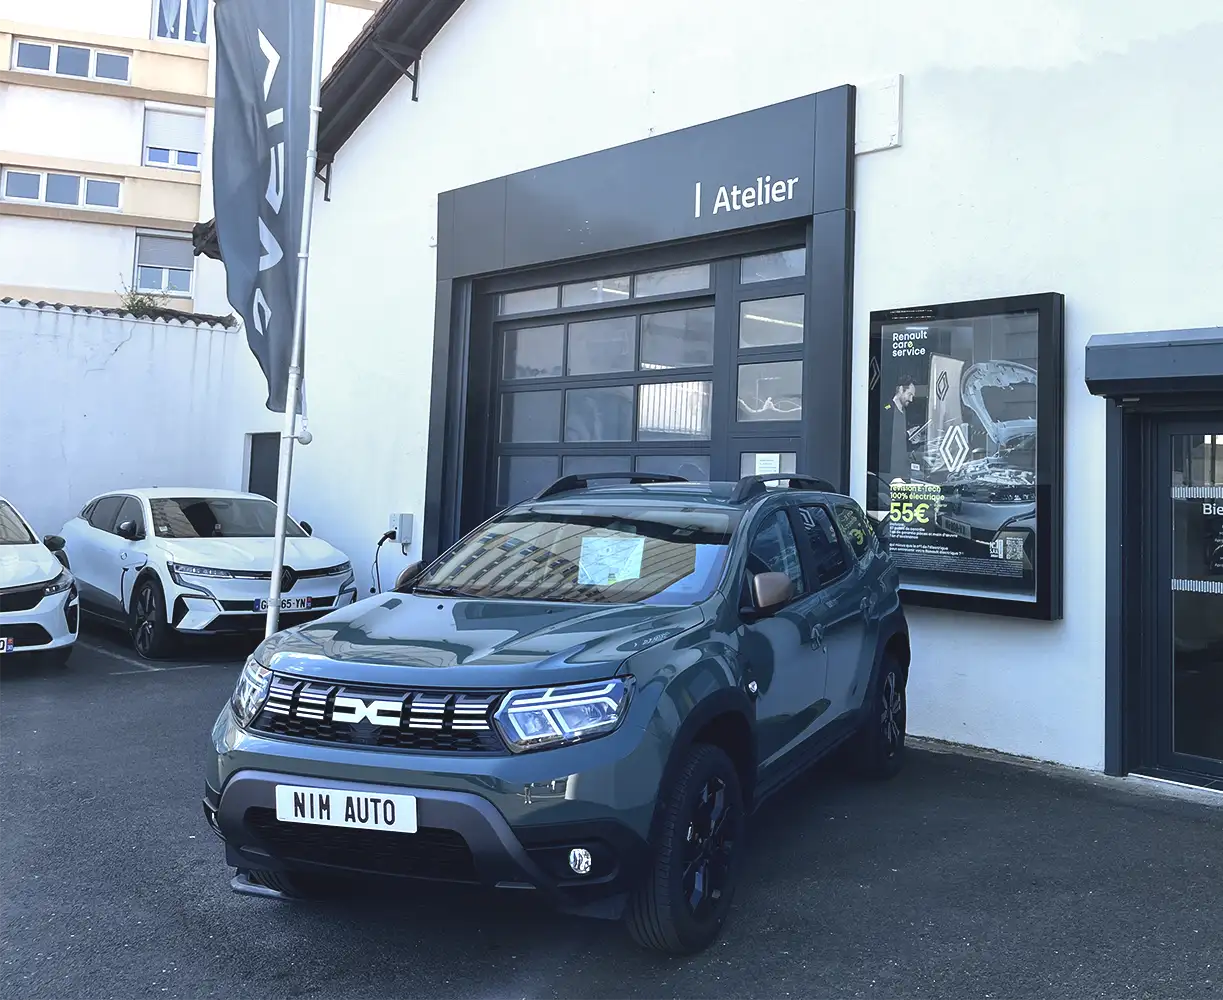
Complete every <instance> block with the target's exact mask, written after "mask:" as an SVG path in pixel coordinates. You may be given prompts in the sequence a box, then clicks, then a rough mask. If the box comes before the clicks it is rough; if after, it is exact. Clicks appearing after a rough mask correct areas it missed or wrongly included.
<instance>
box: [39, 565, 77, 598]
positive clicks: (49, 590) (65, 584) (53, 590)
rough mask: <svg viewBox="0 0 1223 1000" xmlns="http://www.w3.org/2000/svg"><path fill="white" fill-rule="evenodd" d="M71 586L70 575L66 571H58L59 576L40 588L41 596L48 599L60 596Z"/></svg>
mask: <svg viewBox="0 0 1223 1000" xmlns="http://www.w3.org/2000/svg"><path fill="white" fill-rule="evenodd" d="M71 586H72V574H71V573H69V572H68V571H67V570H66V569H65V570H60V574H59V576H57V577H56V578H55V579H54V580H52V581H51V582H50V583H48V584H47V585H46V586H44V587H43V588H42V592H43V596H44V597H49V596H51V595H52V594H62V593H63V592H64V591H65V590H67V589H68V588H69V587H71Z"/></svg>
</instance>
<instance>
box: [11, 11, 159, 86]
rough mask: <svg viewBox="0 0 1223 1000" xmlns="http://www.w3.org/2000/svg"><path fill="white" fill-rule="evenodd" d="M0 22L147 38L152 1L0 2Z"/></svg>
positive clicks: (151, 17)
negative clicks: (15, 22)
mask: <svg viewBox="0 0 1223 1000" xmlns="http://www.w3.org/2000/svg"><path fill="white" fill-rule="evenodd" d="M0 20H6V21H17V22H18V23H21V24H36V25H40V26H43V27H47V28H66V29H68V30H71V31H94V32H97V33H99V34H104V35H130V36H132V37H134V38H148V37H149V35H150V34H151V33H152V27H153V0H35V2H31V0H0ZM5 68H6V69H7V67H5Z"/></svg>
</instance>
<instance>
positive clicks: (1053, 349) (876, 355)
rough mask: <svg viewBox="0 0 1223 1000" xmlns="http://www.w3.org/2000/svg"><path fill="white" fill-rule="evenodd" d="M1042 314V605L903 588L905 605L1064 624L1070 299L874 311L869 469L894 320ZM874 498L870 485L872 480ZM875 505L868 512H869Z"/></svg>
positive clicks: (1038, 544) (1023, 298)
mask: <svg viewBox="0 0 1223 1000" xmlns="http://www.w3.org/2000/svg"><path fill="white" fill-rule="evenodd" d="M1018 312H1035V313H1037V324H1038V325H1037V361H1036V364H1037V378H1036V465H1035V470H1036V523H1037V531H1036V540H1035V553H1036V566H1035V600H1022V599H1017V598H1009V597H1005V596H986V595H982V594H978V593H968V592H959V593H957V592H955V591H947V590H930V589H926V588H922V587H915V586H912V585H905V584H903V583H902V585H901V599H902V600H903V602H904V603H905V604H908V605H912V606H919V607H930V608H942V609H946V610H951V611H968V612H973V613H979V614H991V615H1002V616H1006V617H1012V618H1027V619H1034V620H1038V621H1060V620H1061V618H1062V611H1063V608H1062V604H1063V545H1064V503H1063V488H1064V484H1063V480H1064V458H1063V456H1064V446H1065V434H1064V421H1065V343H1064V327H1065V296H1063V295H1062V294H1061V293H1060V292H1042V293H1036V294H1029V295H1009V296H1003V297H999V298H991V299H975V300H971V301H964V302H945V303H939V304H935V305H927V306H915V307H908V308H898V309H880V310H873V311H872V312H871V314H870V345H869V373H870V374H869V378H868V388H867V399H868V421H867V461H866V463H865V465H866V471H867V473H869V474H873V471H872V470H874V469H877V468H878V465H879V459H878V456H879V451H880V433H881V422H882V421H881V414H882V411H881V405H882V402H883V400H882V394H883V392H884V391H885V389H886V387H885V386H883V385H882V384H881V382H882V379H881V377H880V376H881V373H882V351H883V327H884V326H886V325H890V324H894V323H921V322H939V321H955V320H972V319H977V318H980V317H983V316H991V315H998V314H1000V313H1018ZM866 487H867V496H869V495H870V490H871V488H872V487H871V483H870V479H869V475H868V477H867V483H866ZM869 506H870V505H869V502H868V507H869Z"/></svg>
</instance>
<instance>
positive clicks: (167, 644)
mask: <svg viewBox="0 0 1223 1000" xmlns="http://www.w3.org/2000/svg"><path fill="white" fill-rule="evenodd" d="M130 619H131V623H130V631H131V634H132V645H133V646H134V647H135V648H136V652H137V653H139V654H140V656H141V657H142V658H143V659H146V660H160V659H163V658H165V657H167V656H169V655H171V654H172V653H173V652H174V650H175V647H176V646H177V645H178V633H176V632H175V631H174V628H173V627H172V626H171V625H170V622H169V620H168V618H167V615H166V598H165V594H164V593H162V589H161V583H160V582H159V581H158V580H157V578H156V577H153V576H146V577H145V578H144V579H142V580H140V581H139V582H137V584H136V589H135V590H133V591H132V610H131V613H130Z"/></svg>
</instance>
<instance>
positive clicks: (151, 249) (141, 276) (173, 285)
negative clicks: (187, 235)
mask: <svg viewBox="0 0 1223 1000" xmlns="http://www.w3.org/2000/svg"><path fill="white" fill-rule="evenodd" d="M194 267H195V255H194V252H193V251H192V248H191V240H189V239H182V238H180V237H176V236H154V235H151V234H143V233H142V234H140V235H138V236H137V237H136V290H137V291H140V292H152V293H154V294H156V295H190V294H191V275H192V273H193V271H194Z"/></svg>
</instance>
